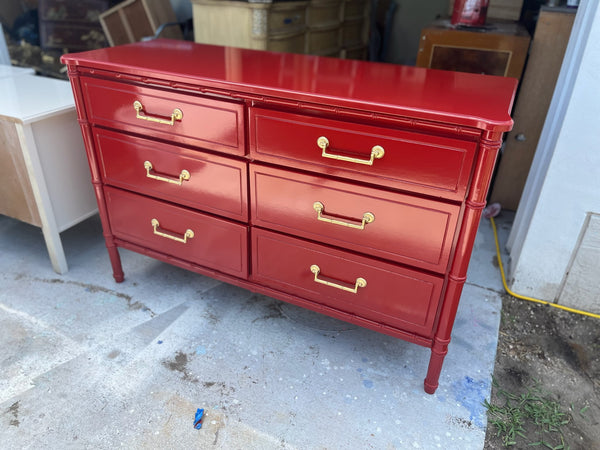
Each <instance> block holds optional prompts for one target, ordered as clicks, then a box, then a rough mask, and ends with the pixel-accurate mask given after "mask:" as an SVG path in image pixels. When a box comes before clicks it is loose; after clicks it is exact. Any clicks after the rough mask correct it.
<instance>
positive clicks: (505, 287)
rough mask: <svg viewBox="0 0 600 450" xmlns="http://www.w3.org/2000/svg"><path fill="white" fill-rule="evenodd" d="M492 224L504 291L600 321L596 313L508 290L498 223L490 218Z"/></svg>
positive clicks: (599, 315)
mask: <svg viewBox="0 0 600 450" xmlns="http://www.w3.org/2000/svg"><path fill="white" fill-rule="evenodd" d="M490 222H491V223H492V229H493V230H494V240H495V241H496V255H497V256H498V267H500V274H501V275H502V284H503V285H504V289H505V290H506V292H508V293H509V294H510V295H512V296H513V297H515V298H518V299H521V300H527V301H530V302H535V303H541V304H542V305H548V306H552V307H554V308H558V309H562V310H565V311H569V312H572V313H575V314H581V315H583V316H589V317H595V318H596V319H600V314H594V313H591V312H587V311H581V310H580V309H574V308H568V307H567V306H562V305H558V304H556V303H550V302H547V301H546V300H540V299H537V298H532V297H525V296H524V295H519V294H515V293H514V292H513V291H511V290H510V289H509V288H508V285H507V284H506V276H505V275H504V267H503V265H502V257H501V256H500V244H498V231H497V230H496V222H495V221H494V218H493V217H490Z"/></svg>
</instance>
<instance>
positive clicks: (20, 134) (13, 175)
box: [0, 66, 97, 274]
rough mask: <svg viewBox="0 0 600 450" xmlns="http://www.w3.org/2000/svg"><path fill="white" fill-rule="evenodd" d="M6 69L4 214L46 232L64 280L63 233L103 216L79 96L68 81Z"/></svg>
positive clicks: (0, 148) (0, 139)
mask: <svg viewBox="0 0 600 450" xmlns="http://www.w3.org/2000/svg"><path fill="white" fill-rule="evenodd" d="M6 67H7V66H4V68H5V69H2V70H5V72H6V73H9V72H11V71H12V72H13V76H5V77H2V76H0V214H4V215H7V216H10V217H13V218H16V219H19V220H21V221H23V222H26V223H29V224H31V225H35V226H38V227H41V228H42V232H43V235H44V239H45V241H46V246H47V248H48V253H49V256H50V261H51V262H52V267H53V268H54V270H55V271H56V272H57V273H60V274H62V273H65V272H66V271H67V270H68V266H67V261H66V258H65V253H64V250H63V247H62V242H61V240H60V233H61V232H62V231H64V230H66V229H68V228H70V227H71V226H73V225H75V224H77V223H79V222H81V221H82V220H84V219H86V218H88V217H90V216H91V215H93V214H94V213H96V212H97V205H96V199H95V196H94V193H93V189H92V186H91V183H90V175H89V169H88V166H87V159H86V155H85V147H84V145H83V139H82V137H81V130H80V128H79V123H78V122H77V115H76V112H75V104H74V100H73V93H72V91H71V86H70V84H69V83H68V82H67V81H62V80H56V79H52V78H45V77H38V76H34V75H30V74H27V72H26V71H25V72H24V71H19V70H17V71H14V70H12V69H16V68H12V69H6ZM8 67H10V66H8ZM0 73H1V71H0Z"/></svg>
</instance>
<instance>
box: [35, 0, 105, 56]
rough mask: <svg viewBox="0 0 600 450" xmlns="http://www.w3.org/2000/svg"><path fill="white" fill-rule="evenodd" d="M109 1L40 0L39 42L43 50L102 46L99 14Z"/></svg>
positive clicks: (68, 49)
mask: <svg viewBox="0 0 600 450" xmlns="http://www.w3.org/2000/svg"><path fill="white" fill-rule="evenodd" d="M108 7H109V0H79V1H76V2H73V1H70V0H39V8H38V14H39V19H38V20H39V26H40V44H41V46H42V48H44V49H46V50H52V49H56V50H61V51H64V50H67V51H80V50H91V49H94V48H100V47H104V46H105V45H106V39H105V37H104V33H103V32H102V27H101V26H100V21H99V20H98V17H99V15H100V13H102V12H103V11H104V10H106V9H107V8H108Z"/></svg>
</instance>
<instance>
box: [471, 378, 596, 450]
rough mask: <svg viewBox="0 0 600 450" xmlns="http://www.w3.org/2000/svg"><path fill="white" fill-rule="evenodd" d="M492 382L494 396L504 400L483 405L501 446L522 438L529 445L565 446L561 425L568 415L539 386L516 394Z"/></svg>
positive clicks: (556, 448) (559, 449)
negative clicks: (499, 402) (498, 403)
mask: <svg viewBox="0 0 600 450" xmlns="http://www.w3.org/2000/svg"><path fill="white" fill-rule="evenodd" d="M493 385H494V386H495V387H496V396H497V397H498V399H500V398H503V399H504V405H503V406H498V405H492V404H491V403H490V402H488V401H487V400H485V401H484V403H483V404H484V406H485V407H486V408H487V412H488V421H489V423H490V425H492V426H493V427H495V428H496V436H498V437H500V438H501V440H502V443H503V445H504V446H505V447H509V446H512V445H517V442H518V441H524V442H525V443H526V445H529V446H543V447H546V448H550V449H553V450H568V449H569V446H568V445H567V444H566V443H565V441H564V437H563V433H562V431H561V427H562V426H563V425H566V424H567V423H569V421H570V420H571V416H570V414H569V413H566V412H564V411H563V410H562V407H561V405H560V404H559V403H558V402H556V401H554V400H552V399H550V398H549V397H548V394H547V393H545V392H543V391H542V389H541V388H540V387H539V385H536V386H534V387H529V388H527V391H526V392H525V393H521V394H518V395H517V394H513V393H511V392H508V391H505V390H504V389H502V388H500V386H498V384H497V382H496V380H493ZM583 412H585V411H583ZM531 434H534V435H535V436H531Z"/></svg>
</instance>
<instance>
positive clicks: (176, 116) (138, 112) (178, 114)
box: [133, 100, 183, 125]
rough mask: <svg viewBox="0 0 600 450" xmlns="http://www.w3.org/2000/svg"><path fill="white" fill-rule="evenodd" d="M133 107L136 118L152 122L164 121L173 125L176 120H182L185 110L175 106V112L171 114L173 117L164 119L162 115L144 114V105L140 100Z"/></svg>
mask: <svg viewBox="0 0 600 450" xmlns="http://www.w3.org/2000/svg"><path fill="white" fill-rule="evenodd" d="M133 107H134V108H135V117H136V119H142V120H148V121H150V122H156V123H162V124H164V125H173V124H174V123H175V121H176V120H181V119H182V118H183V112H182V111H181V110H180V109H179V108H175V109H174V110H173V113H172V114H171V119H163V118H161V117H153V116H150V115H143V113H144V107H143V106H142V103H141V102H140V101H139V100H136V101H135V102H133Z"/></svg>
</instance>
